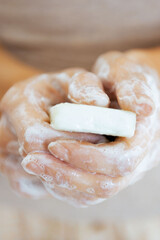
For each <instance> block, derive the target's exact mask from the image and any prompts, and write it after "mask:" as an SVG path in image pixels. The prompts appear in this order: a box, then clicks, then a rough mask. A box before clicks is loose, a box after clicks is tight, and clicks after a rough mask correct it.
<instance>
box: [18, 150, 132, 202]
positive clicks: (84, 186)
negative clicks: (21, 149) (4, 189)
mask: <svg viewBox="0 0 160 240" xmlns="http://www.w3.org/2000/svg"><path fill="white" fill-rule="evenodd" d="M22 166H23V168H24V169H25V171H26V172H28V173H30V174H33V175H36V176H39V177H41V178H42V179H43V178H44V177H45V178H51V179H53V182H54V183H55V184H57V185H62V184H65V185H66V187H67V188H70V189H72V190H73V191H79V192H83V193H88V191H90V194H91V195H93V196H95V197H98V198H108V197H109V196H112V195H113V194H115V193H117V192H118V191H119V190H120V189H122V188H123V187H124V186H125V185H126V184H127V181H126V179H125V178H110V177H107V176H104V175H96V174H91V173H88V172H84V171H81V170H78V169H74V168H72V167H71V166H69V165H68V164H66V163H62V162H61V161H59V160H58V159H56V158H55V157H53V156H52V155H50V154H46V153H32V154H29V155H28V156H27V157H26V158H25V159H24V160H23V162H22Z"/></svg>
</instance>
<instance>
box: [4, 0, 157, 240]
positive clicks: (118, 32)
mask: <svg viewBox="0 0 160 240" xmlns="http://www.w3.org/2000/svg"><path fill="white" fill-rule="evenodd" d="M0 45H1V48H0V93H1V96H2V94H3V93H4V92H5V91H6V90H7V88H8V87H9V86H10V85H12V83H13V82H14V81H15V79H17V81H18V80H23V79H24V78H26V77H28V76H30V75H31V73H30V68H32V69H35V71H37V70H36V69H38V71H43V72H44V71H55V70H58V69H63V68H66V67H74V66H79V67H85V68H87V69H90V68H91V66H92V64H93V63H94V61H95V59H96V57H97V56H98V55H99V54H101V53H104V52H106V51H109V50H122V51H123V50H128V49H131V48H148V47H154V46H158V45H160V1H158V0H152V1H148V0H141V1H138V0H135V1H128V0H121V1H112V0H81V1H78V0H45V1H42V0H12V1H10V0H0ZM4 49H5V50H4ZM6 51H7V52H6ZM15 58H16V59H17V60H15ZM28 66H31V67H28ZM22 68H25V71H23V72H22V71H21V69H22ZM22 78H23V79H22ZM159 172H160V167H157V168H156V169H153V170H151V171H150V172H149V173H147V174H146V176H145V177H144V178H143V180H141V181H140V182H138V183H136V184H135V185H134V186H131V187H130V188H128V189H126V190H124V191H123V192H121V193H120V194H118V195H117V196H115V197H113V198H112V199H109V200H108V201H106V202H104V203H102V204H100V205H98V206H93V207H90V208H88V209H75V208H73V207H71V206H68V205H67V204H65V203H62V202H60V201H58V200H54V199H44V200H39V201H34V200H29V199H24V198H20V197H19V196H16V195H15V194H14V193H12V191H11V189H10V187H9V184H8V183H7V181H6V179H5V178H4V177H2V176H0V239H3V240H10V239H11V240H32V239H33V240H37V239H38V240H41V239H45V240H50V239H51V240H52V239H53V240H54V239H55V240H57V239H58V240H59V239H62V240H63V239H64V240H65V239H67V240H72V239H74V240H81V239H84V240H85V239H93V240H104V239H110V240H112V239H114V240H121V239H123V240H124V239H127V240H130V239H131V240H134V239H136V240H137V239H143V240H150V239H151V240H158V239H160V205H159V202H160V191H159V189H160V178H159Z"/></svg>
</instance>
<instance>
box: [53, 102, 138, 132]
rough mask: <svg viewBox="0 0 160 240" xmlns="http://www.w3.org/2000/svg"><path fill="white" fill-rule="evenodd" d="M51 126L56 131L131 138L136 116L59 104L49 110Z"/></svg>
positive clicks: (76, 105)
mask: <svg viewBox="0 0 160 240" xmlns="http://www.w3.org/2000/svg"><path fill="white" fill-rule="evenodd" d="M50 119H51V125H52V127H53V128H54V129H56V130H61V131H69V132H84V133H97V134H103V135H104V134H105V135H111V136H120V137H132V136H133V135H134V132H135V126H136V114H135V113H133V112H129V111H124V110H118V109H111V108H105V107H97V106H91V105H82V104H73V103H60V104H57V105H55V106H53V107H51V109H50Z"/></svg>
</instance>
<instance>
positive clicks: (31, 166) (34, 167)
mask: <svg viewBox="0 0 160 240" xmlns="http://www.w3.org/2000/svg"><path fill="white" fill-rule="evenodd" d="M36 161H37V160H36V158H35V157H33V156H29V155H28V156H27V157H25V158H24V160H23V161H22V163H21V165H22V167H23V168H24V170H25V171H26V172H27V173H29V174H32V175H40V174H41V173H42V171H43V169H42V166H39V165H38V163H37V162H36Z"/></svg>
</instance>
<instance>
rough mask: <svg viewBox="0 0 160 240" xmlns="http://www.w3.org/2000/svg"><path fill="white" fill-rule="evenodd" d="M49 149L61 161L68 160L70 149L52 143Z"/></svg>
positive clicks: (57, 143)
mask: <svg viewBox="0 0 160 240" xmlns="http://www.w3.org/2000/svg"><path fill="white" fill-rule="evenodd" d="M48 149H49V151H50V153H51V154H52V155H53V156H54V157H56V158H58V159H59V160H61V161H64V160H65V161H67V160H68V149H67V148H66V147H64V146H63V145H62V144H60V143H59V142H52V143H50V144H49V146H48Z"/></svg>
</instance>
